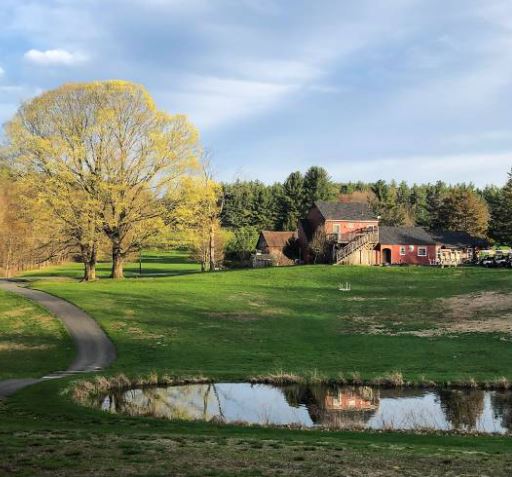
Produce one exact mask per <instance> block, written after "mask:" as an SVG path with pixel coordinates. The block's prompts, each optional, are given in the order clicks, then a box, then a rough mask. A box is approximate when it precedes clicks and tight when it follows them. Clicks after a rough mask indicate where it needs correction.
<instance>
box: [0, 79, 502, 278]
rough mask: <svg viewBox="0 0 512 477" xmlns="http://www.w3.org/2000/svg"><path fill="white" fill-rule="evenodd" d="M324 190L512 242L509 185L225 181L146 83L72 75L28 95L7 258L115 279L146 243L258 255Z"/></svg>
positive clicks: (5, 223) (333, 196)
mask: <svg viewBox="0 0 512 477" xmlns="http://www.w3.org/2000/svg"><path fill="white" fill-rule="evenodd" d="M317 200H339V201H352V202H361V201H364V202H367V203H369V204H371V205H372V206H373V208H374V209H375V212H376V213H377V214H379V215H380V216H381V218H382V223H384V224H390V225H421V226H424V227H428V228H431V229H448V230H464V231H467V232H469V233H472V234H474V235H478V236H489V237H490V238H492V239H493V240H494V241H495V242H496V243H498V244H511V243H512V217H511V213H510V212H511V210H512V172H511V173H510V174H509V178H508V181H507V183H506V185H505V186H504V187H495V186H489V187H486V188H484V189H478V188H476V187H474V186H473V185H471V184H458V185H448V184H446V183H443V182H437V183H435V184H424V185H417V184H414V185H412V186H409V185H408V184H407V183H405V182H401V183H399V184H397V183H396V182H385V181H377V182H374V183H365V182H357V183H353V182H350V183H337V182H335V181H333V180H332V179H331V177H330V176H329V174H328V172H327V171H326V170H325V169H323V168H321V167H317V166H314V167H311V168H309V169H308V170H307V171H306V172H305V173H304V174H302V173H301V172H298V171H296V172H292V173H291V174H290V175H289V176H288V177H287V178H286V180H284V181H283V182H282V183H275V184H272V185H265V184H263V183H262V182H259V181H236V182H233V183H225V184H220V183H218V182H217V181H216V180H215V178H214V176H213V174H212V167H211V164H210V160H209V157H208V155H207V154H205V152H204V150H203V148H202V146H201V144H200V142H199V135H198V131H197V130H196V128H195V127H194V126H193V125H192V124H191V123H190V122H189V121H188V120H187V119H186V117H185V116H183V115H172V114H168V113H165V112H163V111H160V110H159V109H158V108H157V106H156V104H155V103H154V101H153V100H152V98H151V97H150V95H149V94H148V93H147V91H146V90H145V89H144V88H143V87H142V86H140V85H137V84H133V83H129V82H125V81H100V82H92V83H73V84H65V85H63V86H61V87H59V88H56V89H54V90H51V91H47V92H44V93H42V94H41V95H39V96H37V97H36V98H33V99H31V100H29V101H27V102H25V103H23V104H22V105H21V106H20V108H19V109H18V111H17V113H16V114H15V115H14V116H13V118H12V119H11V120H10V121H9V122H8V123H7V124H6V127H5V134H4V140H3V142H2V144H1V146H0V269H1V270H2V272H3V273H4V274H6V275H10V274H12V273H15V272H17V271H19V270H23V269H27V268H33V267H34V266H37V265H41V264H45V263H49V262H52V263H54V262H60V261H64V260H66V259H69V258H70V257H73V258H75V259H76V260H79V261H80V262H82V263H83V266H84V280H94V279H95V278H96V264H97V262H98V260H100V259H101V260H105V259H106V258H107V257H108V258H109V260H110V261H111V262H112V269H111V276H112V278H122V277H123V264H124V262H125V261H126V260H127V259H128V258H129V257H130V256H131V255H133V254H134V253H137V252H139V251H140V250H141V249H142V248H143V247H148V246H152V245H159V246H163V247H166V248H169V247H177V246H182V247H186V248H187V249H188V250H192V252H193V256H194V258H195V259H196V260H197V261H198V262H200V263H201V266H202V269H203V270H205V271H207V270H209V271H213V270H216V269H217V268H218V267H219V266H221V265H222V263H223V262H224V259H225V258H226V259H227V260H228V261H230V262H231V263H236V262H244V261H245V262H247V260H248V259H249V257H250V254H251V252H252V251H253V250H254V247H255V245H256V240H257V235H258V232H259V231H260V230H262V229H270V230H295V229H296V227H297V222H298V220H299V219H300V218H302V217H304V216H305V215H306V213H307V211H308V209H309V207H310V206H311V204H313V203H314V202H315V201H317Z"/></svg>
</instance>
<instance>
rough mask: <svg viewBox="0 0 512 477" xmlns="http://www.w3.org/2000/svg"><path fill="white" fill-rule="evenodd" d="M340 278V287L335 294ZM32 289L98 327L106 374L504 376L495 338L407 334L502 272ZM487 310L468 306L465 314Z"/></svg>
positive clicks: (280, 274) (227, 276)
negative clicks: (107, 339)
mask: <svg viewBox="0 0 512 477" xmlns="http://www.w3.org/2000/svg"><path fill="white" fill-rule="evenodd" d="M345 281H349V282H350V283H351V285H352V291H351V292H349V293H344V292H340V291H339V290H338V284H339V283H341V282H345ZM36 286H37V287H38V288H41V289H42V290H45V291H48V292H50V293H53V294H56V295H58V296H61V297H63V298H65V299H67V300H70V301H72V302H73V303H76V304H78V306H80V307H81V308H83V309H84V310H86V311H87V312H89V313H90V314H91V315H92V316H94V317H95V318H96V319H97V320H98V321H99V322H100V323H101V325H102V326H103V327H104V329H105V330H106V331H107V333H108V334H109V335H110V336H111V338H112V339H113V341H114V342H115V344H116V346H117V348H118V351H119V359H118V360H117V362H116V363H115V364H114V366H113V367H112V372H120V371H121V372H124V373H128V374H133V373H147V372H149V371H151V370H156V371H159V372H170V373H175V374H179V375H183V374H187V375H190V374H199V373H202V374H205V375H207V376H211V377H216V378H223V379H228V378H229V379H244V378H247V377H250V376H254V375H261V374H268V373H271V372H275V371H278V370H283V371H287V372H292V373H296V374H300V375H305V374H307V373H311V372H314V371H316V372H318V373H319V374H322V375H325V376H326V377H331V378H335V377H337V376H338V375H339V374H340V373H344V374H345V375H346V374H347V373H352V372H359V373H361V375H362V377H364V378H368V379H372V378H375V377H378V376H382V375H383V374H385V373H389V372H392V371H396V370H398V371H401V372H402V373H403V374H404V376H405V377H406V379H410V380H417V379H420V378H421V377H425V378H427V379H431V380H434V381H440V382H445V381H455V380H467V379H469V378H474V379H476V380H478V381H485V380H492V379H496V378H500V377H501V376H506V377H507V378H509V379H511V378H512V346H511V344H510V342H509V341H507V340H505V339H503V338H504V335H503V334H502V333H499V332H495V333H462V334H447V335H443V336H431V337H421V336H416V335H417V334H419V335H421V334H422V333H426V334H429V331H432V330H434V331H435V330H436V329H438V328H439V327H440V326H443V325H445V324H446V323H447V322H453V321H454V318H453V317H450V316H448V314H447V313H448V311H447V309H446V305H445V304H444V302H443V301H442V298H448V297H450V296H453V295H460V294H470V293H475V292H477V291H484V292H485V291H488V292H500V291H501V292H508V290H510V288H511V286H512V274H511V273H510V272H509V271H508V270H487V269H480V268H466V269H456V270H453V269H450V270H447V269H445V270H440V269H431V268H364V267H332V266H309V267H289V268H274V269H259V270H240V271H232V272H223V273H216V274H189V275H186V276H179V277H170V278H155V279H145V280H125V281H121V282H115V281H111V280H103V281H101V280H100V281H98V282H95V283H87V284H84V283H75V282H69V283H68V282H66V283H57V282H54V283H52V282H47V281H46V282H38V283H37V285H36ZM467 300H468V303H470V302H471V301H472V299H471V298H468V299H467ZM496 313H497V312H496V311H495V310H493V309H489V310H487V311H486V310H485V309H484V310H478V314H477V315H478V316H477V318H478V319H479V320H483V321H485V320H486V319H488V320H492V319H495V318H496ZM503 313H506V311H503V310H500V314H503ZM455 321H456V320H455ZM375 330H377V331H379V332H380V333H382V332H384V334H375Z"/></svg>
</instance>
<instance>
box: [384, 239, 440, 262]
mask: <svg viewBox="0 0 512 477" xmlns="http://www.w3.org/2000/svg"><path fill="white" fill-rule="evenodd" d="M401 247H405V255H400V248H401ZM418 247H426V248H427V256H426V257H418ZM385 248H389V249H391V263H393V264H400V263H407V264H409V265H429V264H430V260H435V258H436V246H435V245H414V250H413V251H411V250H409V245H385V244H381V245H380V261H381V263H384V253H383V250H384V249H385Z"/></svg>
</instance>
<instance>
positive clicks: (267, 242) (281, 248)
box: [256, 230, 297, 265]
mask: <svg viewBox="0 0 512 477" xmlns="http://www.w3.org/2000/svg"><path fill="white" fill-rule="evenodd" d="M295 240H297V232H295V231H291V232H275V231H272V230H263V231H262V232H260V236H259V238H258V243H257V244H256V250H257V252H256V254H257V255H258V253H259V254H260V255H267V256H271V257H272V260H273V263H274V264H275V265H292V264H293V263H294V262H293V260H291V259H290V258H288V257H287V256H286V255H285V252H286V248H287V247H288V245H291V244H292V243H293V242H294V241H295Z"/></svg>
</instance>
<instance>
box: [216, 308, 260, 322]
mask: <svg viewBox="0 0 512 477" xmlns="http://www.w3.org/2000/svg"><path fill="white" fill-rule="evenodd" d="M206 316H207V317H208V318H214V319H216V320H218V319H220V320H230V321H244V322H245V321H258V320H261V319H262V317H261V316H256V315H255V314H254V312H236V313H229V312H220V311H219V312H210V313H207V315H206Z"/></svg>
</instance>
